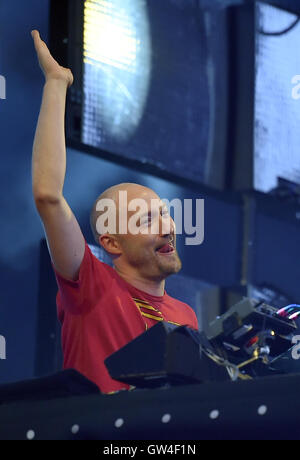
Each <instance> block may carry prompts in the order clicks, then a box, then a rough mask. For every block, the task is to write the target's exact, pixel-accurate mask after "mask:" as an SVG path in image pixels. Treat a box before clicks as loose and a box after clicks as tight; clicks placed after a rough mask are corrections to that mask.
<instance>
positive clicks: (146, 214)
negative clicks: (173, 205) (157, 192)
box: [140, 203, 169, 218]
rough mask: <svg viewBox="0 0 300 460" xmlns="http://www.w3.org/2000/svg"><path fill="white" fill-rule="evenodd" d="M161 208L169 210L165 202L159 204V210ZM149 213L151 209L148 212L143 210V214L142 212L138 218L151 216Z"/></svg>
mask: <svg viewBox="0 0 300 460" xmlns="http://www.w3.org/2000/svg"><path fill="white" fill-rule="evenodd" d="M163 209H166V210H167V211H168V212H169V210H168V207H167V205H166V204H165V203H164V204H162V205H160V206H159V211H162V210H163ZM154 212H155V214H156V208H155V209H154ZM151 214H152V210H151V211H148V212H145V213H144V214H142V215H141V216H140V218H142V217H144V216H151Z"/></svg>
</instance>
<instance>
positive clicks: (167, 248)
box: [155, 240, 175, 255]
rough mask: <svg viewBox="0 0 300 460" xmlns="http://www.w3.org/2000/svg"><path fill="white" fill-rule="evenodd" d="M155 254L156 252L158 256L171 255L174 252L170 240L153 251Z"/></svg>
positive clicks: (172, 243)
mask: <svg viewBox="0 0 300 460" xmlns="http://www.w3.org/2000/svg"><path fill="white" fill-rule="evenodd" d="M155 252H157V253H158V254H162V255H168V254H173V253H174V252H175V248H174V242H173V240H171V241H169V242H168V243H166V244H164V245H163V246H161V247H160V248H157V249H156V250H155Z"/></svg>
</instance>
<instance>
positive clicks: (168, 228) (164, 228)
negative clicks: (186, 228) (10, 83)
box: [159, 214, 175, 236]
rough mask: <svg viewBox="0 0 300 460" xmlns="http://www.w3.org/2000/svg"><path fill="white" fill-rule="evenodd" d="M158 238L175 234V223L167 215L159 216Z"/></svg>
mask: <svg viewBox="0 0 300 460" xmlns="http://www.w3.org/2000/svg"><path fill="white" fill-rule="evenodd" d="M159 229H160V236H169V235H174V234H175V222H174V220H173V219H172V217H171V216H170V215H169V214H168V215H166V216H164V215H163V216H160V220H159Z"/></svg>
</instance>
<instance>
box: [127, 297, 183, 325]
mask: <svg viewBox="0 0 300 460" xmlns="http://www.w3.org/2000/svg"><path fill="white" fill-rule="evenodd" d="M133 300H134V303H135V304H136V306H137V308H138V310H139V312H140V314H141V315H142V316H144V317H145V318H150V319H154V320H155V321H166V322H167V323H170V324H175V326H181V324H179V323H175V322H174V321H168V320H166V319H165V318H164V317H163V314H162V312H161V311H159V310H157V309H156V308H154V307H152V305H150V304H149V303H148V302H146V301H145V300H141V299H136V298H135V297H134V298H133ZM147 328H148V326H147V324H146V329H147Z"/></svg>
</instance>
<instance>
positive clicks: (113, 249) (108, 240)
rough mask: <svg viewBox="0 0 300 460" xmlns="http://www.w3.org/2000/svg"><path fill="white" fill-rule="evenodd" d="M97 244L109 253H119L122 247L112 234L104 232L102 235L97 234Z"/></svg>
mask: <svg viewBox="0 0 300 460" xmlns="http://www.w3.org/2000/svg"><path fill="white" fill-rule="evenodd" d="M99 244H100V245H101V246H102V247H103V249H105V251H106V252H108V253H109V254H111V255H121V254H122V249H121V246H120V244H119V242H118V240H117V238H116V237H115V236H114V235H110V234H109V233H105V234H104V235H101V236H99Z"/></svg>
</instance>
